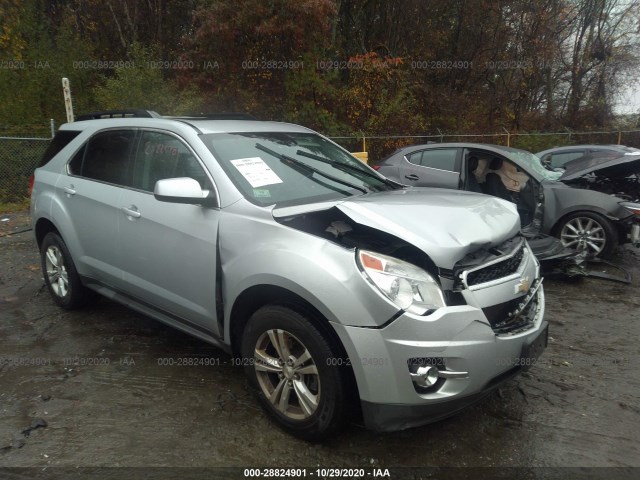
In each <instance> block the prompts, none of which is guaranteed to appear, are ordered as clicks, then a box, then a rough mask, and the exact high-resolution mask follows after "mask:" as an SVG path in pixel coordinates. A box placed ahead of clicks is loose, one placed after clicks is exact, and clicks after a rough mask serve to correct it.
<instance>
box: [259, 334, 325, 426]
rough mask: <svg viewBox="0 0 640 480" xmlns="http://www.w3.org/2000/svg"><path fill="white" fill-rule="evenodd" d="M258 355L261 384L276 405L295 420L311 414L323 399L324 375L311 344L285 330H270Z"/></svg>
mask: <svg viewBox="0 0 640 480" xmlns="http://www.w3.org/2000/svg"><path fill="white" fill-rule="evenodd" d="M254 356H255V363H254V368H255V370H256V377H257V380H258V384H259V385H260V388H261V389H262V392H263V393H264V395H265V396H266V398H267V399H268V400H269V401H270V402H271V404H272V405H273V406H274V408H275V409H276V410H277V411H279V412H280V413H281V414H282V415H284V416H286V417H287V418H289V419H291V420H305V419H307V418H309V417H311V416H312V415H313V414H314V412H315V411H316V409H317V408H318V404H319V401H320V377H319V375H318V368H317V366H316V364H315V362H314V360H313V358H312V356H311V353H310V352H309V350H308V349H307V347H306V346H305V345H304V344H303V343H302V342H301V341H300V340H299V339H298V338H297V337H295V336H294V335H292V334H291V333H289V332H287V331H285V330H281V329H273V330H267V331H266V332H264V333H263V334H262V335H260V337H259V338H258V341H257V342H256V346H255V351H254Z"/></svg>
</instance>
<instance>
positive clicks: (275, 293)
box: [230, 285, 344, 355]
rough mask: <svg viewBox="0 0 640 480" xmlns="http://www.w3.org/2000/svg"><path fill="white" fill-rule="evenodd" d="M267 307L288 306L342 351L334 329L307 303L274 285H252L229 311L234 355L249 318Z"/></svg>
mask: <svg viewBox="0 0 640 480" xmlns="http://www.w3.org/2000/svg"><path fill="white" fill-rule="evenodd" d="M266 305H279V306H282V307H288V308H290V309H291V310H295V311H296V312H298V313H299V314H301V315H304V316H306V317H308V318H309V320H310V321H311V322H313V324H314V325H316V326H317V327H318V328H319V329H320V330H321V331H322V332H323V333H324V334H326V335H327V336H328V337H329V338H330V339H331V340H332V341H333V343H335V344H336V345H337V346H339V347H340V348H342V342H340V340H339V338H338V335H337V334H336V332H335V330H334V329H333V328H332V327H331V325H329V321H328V320H327V319H326V318H325V317H324V315H322V314H321V313H320V312H319V311H318V309H317V308H315V307H314V306H313V305H311V304H310V303H309V302H308V301H307V300H305V299H304V298H302V297H301V296H300V295H297V294H295V293H293V292H292V291H290V290H287V289H286V288H282V287H277V286H275V285H254V286H253V287H250V288H248V289H247V290H245V291H244V292H242V293H241V294H240V295H239V296H238V298H236V300H235V302H234V304H233V308H232V309H231V319H230V340H231V349H232V352H233V354H234V355H240V345H241V344H242V333H243V332H244V328H245V326H246V324H247V322H248V321H249V318H251V315H253V314H254V313H255V312H256V311H257V310H258V309H259V308H261V307H264V306H266ZM342 349H343V348H342ZM343 350H344V349H343Z"/></svg>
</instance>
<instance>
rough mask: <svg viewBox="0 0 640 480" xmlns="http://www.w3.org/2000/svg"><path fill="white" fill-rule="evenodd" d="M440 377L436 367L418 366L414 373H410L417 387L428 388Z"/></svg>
mask: <svg viewBox="0 0 640 480" xmlns="http://www.w3.org/2000/svg"><path fill="white" fill-rule="evenodd" d="M439 378H440V371H439V370H438V368H437V367H434V366H426V367H418V370H417V371H416V373H413V374H411V379H412V380H413V383H415V384H416V385H417V386H419V387H423V388H428V387H432V386H433V385H435V384H436V382H437V381H438V379H439Z"/></svg>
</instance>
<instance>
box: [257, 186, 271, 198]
mask: <svg viewBox="0 0 640 480" xmlns="http://www.w3.org/2000/svg"><path fill="white" fill-rule="evenodd" d="M253 196H254V197H256V198H271V192H270V191H269V190H267V189H266V188H254V189H253Z"/></svg>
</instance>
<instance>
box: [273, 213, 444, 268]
mask: <svg viewBox="0 0 640 480" xmlns="http://www.w3.org/2000/svg"><path fill="white" fill-rule="evenodd" d="M277 220H278V221H279V222H281V223H282V224H284V225H287V226H288V227H291V228H295V229H296V230H300V231H303V232H307V233H310V234H312V235H316V236H319V237H322V238H324V239H326V240H329V241H332V242H334V243H337V244H338V245H341V246H343V247H346V248H362V249H365V250H374V251H376V252H379V253H383V254H385V255H390V256H393V257H396V258H399V259H401V260H405V261H407V262H410V263H413V264H415V265H418V266H420V267H423V268H425V269H427V270H429V271H431V272H432V273H436V272H437V271H438V269H437V268H436V266H435V264H434V263H433V262H432V261H431V259H429V257H428V256H427V255H426V254H425V253H424V252H423V251H422V250H420V249H418V248H417V247H415V246H413V245H411V244H409V243H407V242H405V241H404V240H401V239H400V238H398V237H395V236H394V235H391V234H389V233H386V232H383V231H381V230H377V229H375V228H371V227H367V226H365V225H360V224H359V223H357V222H354V221H353V220H352V219H351V218H349V217H348V216H347V215H345V214H344V213H343V212H342V211H341V210H340V209H338V208H335V207H333V208H329V209H327V210H318V211H315V212H308V213H303V214H298V215H292V216H289V217H282V218H279V219H277Z"/></svg>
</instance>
